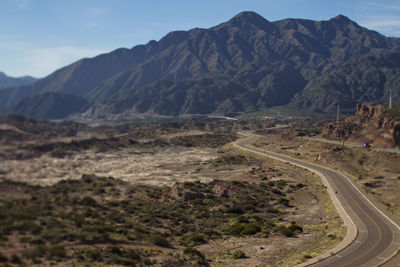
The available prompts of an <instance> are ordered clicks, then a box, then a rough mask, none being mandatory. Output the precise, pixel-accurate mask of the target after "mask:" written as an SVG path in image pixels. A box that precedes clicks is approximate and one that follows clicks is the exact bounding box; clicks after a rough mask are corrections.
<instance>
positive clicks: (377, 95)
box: [290, 52, 400, 113]
mask: <svg viewBox="0 0 400 267" xmlns="http://www.w3.org/2000/svg"><path fill="white" fill-rule="evenodd" d="M399 88H400V53H398V52H374V53H369V54H366V55H363V56H359V57H355V58H352V59H350V60H349V61H348V62H346V63H345V64H344V65H343V66H342V67H340V68H337V69H336V70H334V71H333V72H331V73H329V74H326V75H322V76H320V77H317V78H315V79H313V80H311V81H310V82H309V83H308V84H307V86H306V87H305V88H304V90H302V92H300V93H299V94H297V95H296V96H295V97H294V98H293V99H292V100H291V103H290V105H291V106H293V107H295V108H309V109H312V110H315V111H317V112H327V111H328V112H331V113H333V112H334V111H335V110H336V107H337V105H338V104H340V106H341V108H342V109H343V110H348V111H352V110H353V109H354V106H355V105H356V104H357V103H364V102H368V101H371V100H373V101H374V102H378V103H387V102H388V99H389V90H390V89H392V95H393V99H394V102H393V103H394V104H395V105H400V90H399Z"/></svg>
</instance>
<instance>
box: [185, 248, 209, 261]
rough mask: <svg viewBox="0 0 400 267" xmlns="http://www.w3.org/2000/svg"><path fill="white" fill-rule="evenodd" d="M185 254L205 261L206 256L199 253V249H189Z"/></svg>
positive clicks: (186, 249)
mask: <svg viewBox="0 0 400 267" xmlns="http://www.w3.org/2000/svg"><path fill="white" fill-rule="evenodd" d="M183 254H185V255H189V256H195V257H199V258H203V259H204V255H203V254H202V253H201V252H200V251H198V250H197V249H195V248H193V247H187V248H185V249H184V250H183Z"/></svg>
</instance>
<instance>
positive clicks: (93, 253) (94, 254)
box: [85, 248, 101, 261]
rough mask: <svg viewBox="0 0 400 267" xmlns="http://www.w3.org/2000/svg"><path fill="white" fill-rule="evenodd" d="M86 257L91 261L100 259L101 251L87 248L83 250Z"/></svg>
mask: <svg viewBox="0 0 400 267" xmlns="http://www.w3.org/2000/svg"><path fill="white" fill-rule="evenodd" d="M85 254H86V257H88V258H89V259H90V260H92V261H98V260H100V259H101V251H100V250H99V249H98V248H89V249H87V250H86V251H85Z"/></svg>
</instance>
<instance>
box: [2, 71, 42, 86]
mask: <svg viewBox="0 0 400 267" xmlns="http://www.w3.org/2000/svg"><path fill="white" fill-rule="evenodd" d="M36 80H37V79H36V78H33V77H31V76H23V77H18V78H14V77H10V76H7V75H6V74H5V73H4V72H0V90H1V89H4V88H8V87H16V86H21V85H29V84H32V83H34V82H35V81H36Z"/></svg>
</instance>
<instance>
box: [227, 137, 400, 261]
mask: <svg viewBox="0 0 400 267" xmlns="http://www.w3.org/2000/svg"><path fill="white" fill-rule="evenodd" d="M257 138H258V136H255V135H251V136H249V137H246V138H243V139H241V140H239V141H237V142H235V144H234V145H235V146H236V147H239V148H241V149H245V150H248V151H252V152H254V153H257V154H262V155H265V156H268V157H273V158H275V159H278V160H282V161H285V162H289V163H292V164H295V165H298V166H301V167H304V168H307V169H309V170H311V171H314V172H317V173H319V175H323V176H324V177H325V178H326V181H327V183H328V184H327V185H328V189H329V190H331V191H330V193H331V194H333V195H334V196H332V195H331V198H332V200H334V202H335V201H336V202H338V203H339V204H338V205H340V206H341V208H342V209H341V210H340V209H338V210H339V212H340V213H341V216H342V218H345V217H346V216H348V217H350V218H351V220H350V222H352V224H353V225H346V226H348V229H351V227H353V229H355V230H354V231H355V234H354V235H353V236H354V238H351V240H348V241H344V242H342V243H341V244H339V245H338V247H336V248H335V251H334V252H331V253H329V254H328V255H325V256H318V257H317V258H319V259H318V261H317V259H314V260H310V261H308V262H310V263H309V264H305V265H304V266H332V267H333V266H335V267H337V266H399V265H397V264H400V253H399V252H400V251H399V250H400V226H399V222H398V219H397V218H394V217H393V216H391V215H390V214H388V213H387V212H386V211H385V210H383V208H382V207H381V206H380V204H378V203H376V202H375V201H374V200H371V199H369V198H368V197H367V196H365V195H364V194H363V193H362V191H361V189H360V188H358V186H357V185H356V184H355V183H354V182H353V181H351V180H350V179H349V178H348V177H346V176H345V175H344V174H342V173H340V172H338V171H335V170H333V169H330V168H326V167H322V166H318V165H315V164H312V163H308V162H304V161H301V160H297V159H294V158H291V157H288V156H284V155H281V154H276V153H272V152H268V151H265V150H262V149H258V148H255V147H252V146H250V145H249V144H250V143H251V142H253V141H255V140H256V139H257ZM336 204H337V203H336ZM344 221H345V222H346V220H344ZM354 226H355V227H354ZM348 234H349V231H348Z"/></svg>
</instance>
